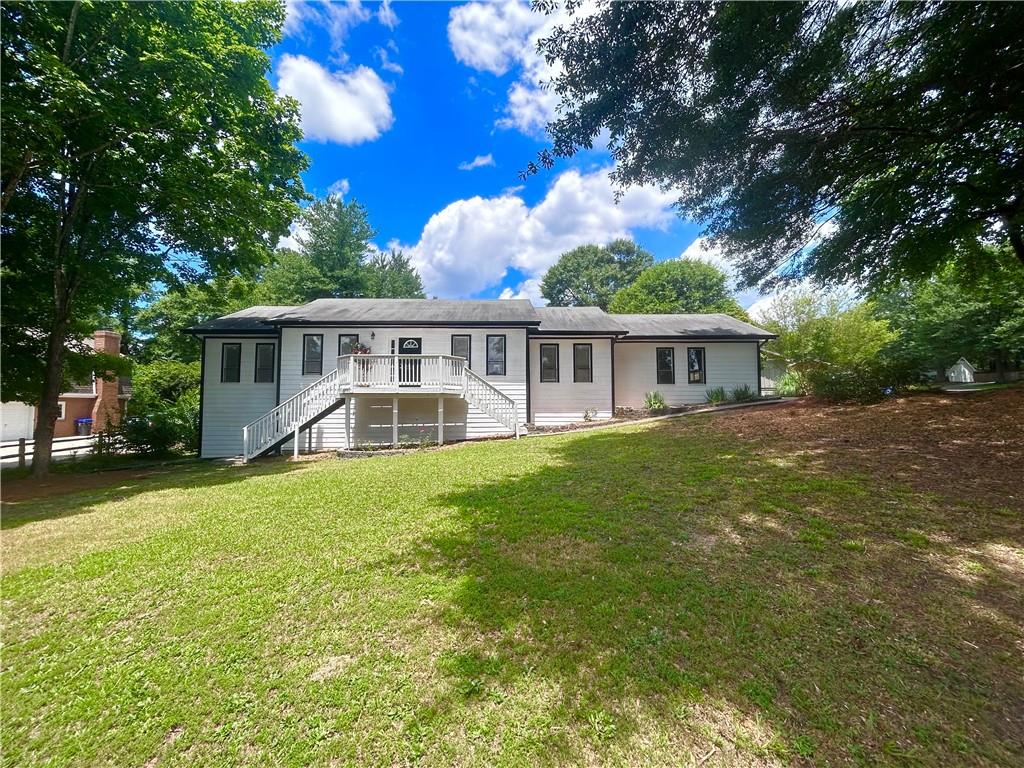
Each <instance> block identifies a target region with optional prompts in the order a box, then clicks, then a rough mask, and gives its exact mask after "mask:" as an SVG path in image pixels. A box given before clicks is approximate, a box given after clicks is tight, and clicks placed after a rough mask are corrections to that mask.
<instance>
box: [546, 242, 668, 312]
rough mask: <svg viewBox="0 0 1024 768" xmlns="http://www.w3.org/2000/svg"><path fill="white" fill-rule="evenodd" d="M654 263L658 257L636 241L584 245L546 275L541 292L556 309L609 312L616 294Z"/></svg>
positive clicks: (561, 260) (562, 257) (573, 250)
mask: <svg viewBox="0 0 1024 768" xmlns="http://www.w3.org/2000/svg"><path fill="white" fill-rule="evenodd" d="M653 264H654V257H653V256H652V255H651V254H650V253H648V252H647V251H645V250H643V249H642V248H641V247H640V246H638V245H637V244H636V243H634V242H633V241H632V240H614V241H612V242H611V243H608V245H581V246H579V247H578V248H573V249H572V250H571V251H566V252H565V253H563V254H562V255H561V256H560V257H559V258H558V261H557V262H556V263H555V265H554V266H553V267H551V269H549V270H548V271H547V272H546V273H545V274H544V279H543V280H542V281H541V285H540V292H541V295H542V296H543V297H544V298H545V299H547V300H548V301H549V302H550V304H551V306H553V307H600V308H601V309H605V310H607V309H608V305H609V304H610V302H611V300H612V297H613V296H614V295H615V293H616V292H617V291H620V290H621V289H623V288H625V287H626V286H628V285H631V284H632V283H633V281H634V280H636V279H637V277H639V276H640V274H641V273H642V272H643V271H644V270H645V269H647V268H648V267H650V266H651V265H653Z"/></svg>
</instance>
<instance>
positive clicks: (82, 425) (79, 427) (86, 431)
mask: <svg viewBox="0 0 1024 768" xmlns="http://www.w3.org/2000/svg"><path fill="white" fill-rule="evenodd" d="M75 434H76V435H81V436H85V435H91V434H92V419H75Z"/></svg>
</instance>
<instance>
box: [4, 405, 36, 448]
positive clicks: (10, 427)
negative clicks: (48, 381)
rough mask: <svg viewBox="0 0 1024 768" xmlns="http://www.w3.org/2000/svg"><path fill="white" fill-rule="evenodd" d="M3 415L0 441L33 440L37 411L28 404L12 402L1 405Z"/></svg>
mask: <svg viewBox="0 0 1024 768" xmlns="http://www.w3.org/2000/svg"><path fill="white" fill-rule="evenodd" d="M0 413H2V415H3V431H2V433H0V440H19V439H21V438H25V439H26V440H31V439H32V431H33V430H34V429H35V424H36V409H35V407H34V406H31V405H28V404H27V403H18V402H10V403H4V404H3V405H0Z"/></svg>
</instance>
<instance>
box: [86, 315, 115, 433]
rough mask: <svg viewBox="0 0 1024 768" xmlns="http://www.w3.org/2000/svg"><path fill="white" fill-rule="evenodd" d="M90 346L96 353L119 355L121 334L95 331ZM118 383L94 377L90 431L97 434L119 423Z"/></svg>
mask: <svg viewBox="0 0 1024 768" xmlns="http://www.w3.org/2000/svg"><path fill="white" fill-rule="evenodd" d="M92 338H93V341H92V346H93V349H95V350H96V351H97V352H104V353H106V354H108V355H120V354H121V334H119V333H117V332H116V331H96V332H95V333H94V334H93V337H92ZM117 393H118V381H117V378H116V377H115V378H114V380H113V381H107V380H106V379H103V378H101V377H99V376H97V377H96V402H95V403H94V404H93V406H92V431H93V432H99V431H100V430H101V429H105V428H106V427H107V426H108V425H111V424H119V423H120V422H121V401H120V400H119V399H118V397H117Z"/></svg>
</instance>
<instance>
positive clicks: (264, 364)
mask: <svg viewBox="0 0 1024 768" xmlns="http://www.w3.org/2000/svg"><path fill="white" fill-rule="evenodd" d="M253 381H255V382H256V383H257V384H273V383H274V345H273V344H257V345H256V375H255V377H254V378H253Z"/></svg>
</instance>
